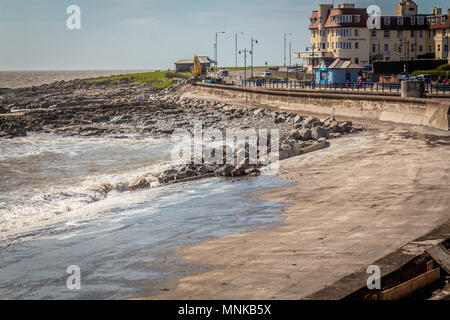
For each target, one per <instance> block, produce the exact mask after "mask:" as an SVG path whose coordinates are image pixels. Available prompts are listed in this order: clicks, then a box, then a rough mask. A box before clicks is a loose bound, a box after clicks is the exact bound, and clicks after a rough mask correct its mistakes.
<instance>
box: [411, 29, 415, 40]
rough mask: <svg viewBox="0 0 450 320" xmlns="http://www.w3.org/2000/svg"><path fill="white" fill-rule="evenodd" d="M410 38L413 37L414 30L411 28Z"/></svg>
mask: <svg viewBox="0 0 450 320" xmlns="http://www.w3.org/2000/svg"><path fill="white" fill-rule="evenodd" d="M411 38H414V30H411Z"/></svg>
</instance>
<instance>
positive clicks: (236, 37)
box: [235, 32, 244, 68]
mask: <svg viewBox="0 0 450 320" xmlns="http://www.w3.org/2000/svg"><path fill="white" fill-rule="evenodd" d="M239 34H244V33H243V32H238V33H236V34H235V45H236V46H235V56H236V68H237V67H238V35H239Z"/></svg>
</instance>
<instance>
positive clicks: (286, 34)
mask: <svg viewBox="0 0 450 320" xmlns="http://www.w3.org/2000/svg"><path fill="white" fill-rule="evenodd" d="M288 35H292V33H285V34H284V66H285V67H286V37H287V36H288Z"/></svg>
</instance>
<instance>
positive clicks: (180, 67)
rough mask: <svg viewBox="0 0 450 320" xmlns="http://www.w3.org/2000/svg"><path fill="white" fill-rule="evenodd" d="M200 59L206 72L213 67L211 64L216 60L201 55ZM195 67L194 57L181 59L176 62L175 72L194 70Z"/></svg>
mask: <svg viewBox="0 0 450 320" xmlns="http://www.w3.org/2000/svg"><path fill="white" fill-rule="evenodd" d="M198 60H199V61H200V65H201V66H202V69H203V72H204V73H206V70H207V69H208V68H210V67H211V64H214V60H211V59H210V58H209V57H207V56H199V57H198ZM193 67H194V59H181V60H179V61H177V62H175V72H192V69H193Z"/></svg>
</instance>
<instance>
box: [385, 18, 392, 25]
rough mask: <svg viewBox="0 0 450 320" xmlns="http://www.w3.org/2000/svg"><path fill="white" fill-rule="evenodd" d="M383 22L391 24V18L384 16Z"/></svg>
mask: <svg viewBox="0 0 450 320" xmlns="http://www.w3.org/2000/svg"><path fill="white" fill-rule="evenodd" d="M384 24H386V25H390V24H391V18H390V17H386V18H384Z"/></svg>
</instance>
